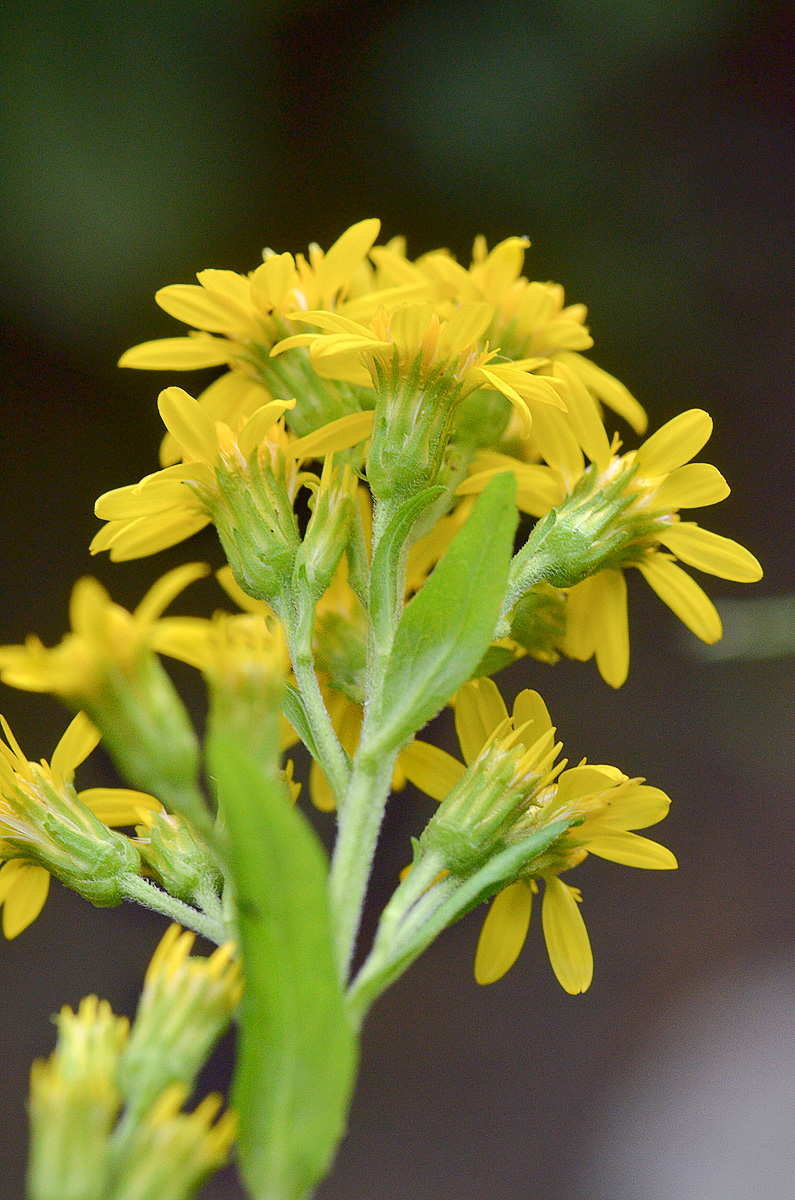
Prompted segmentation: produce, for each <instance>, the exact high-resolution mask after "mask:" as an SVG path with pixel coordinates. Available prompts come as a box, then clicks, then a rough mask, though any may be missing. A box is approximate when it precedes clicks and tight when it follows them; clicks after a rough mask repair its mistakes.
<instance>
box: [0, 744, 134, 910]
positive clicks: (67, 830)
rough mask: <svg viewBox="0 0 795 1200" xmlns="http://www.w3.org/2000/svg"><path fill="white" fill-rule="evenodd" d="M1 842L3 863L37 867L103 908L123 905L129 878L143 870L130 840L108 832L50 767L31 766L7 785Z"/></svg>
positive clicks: (0, 809) (0, 807)
mask: <svg viewBox="0 0 795 1200" xmlns="http://www.w3.org/2000/svg"><path fill="white" fill-rule="evenodd" d="M0 837H1V838H2V843H0V844H1V845H2V854H3V857H4V858H24V859H27V860H29V861H32V862H36V863H38V864H39V865H40V866H42V867H45V868H46V869H47V870H48V871H49V872H50V873H51V874H53V875H55V876H56V878H57V879H60V880H61V882H62V883H64V884H65V885H66V886H67V887H70V888H72V889H73V890H74V891H76V892H79V893H80V895H81V896H84V897H85V898H86V899H87V900H90V901H91V903H92V904H96V905H97V906H99V907H103V908H104V907H112V906H113V905H116V904H121V902H122V900H123V899H124V898H125V896H126V892H125V890H124V887H123V882H124V879H125V878H126V877H128V876H129V875H130V874H134V875H137V874H138V873H139V870H140V859H139V857H138V851H137V850H136V849H135V847H134V845H133V844H132V842H131V841H130V839H129V838H126V837H124V836H123V835H122V834H120V833H116V832H115V831H114V830H113V829H109V828H108V826H107V825H105V824H104V823H103V822H102V821H100V820H99V818H98V817H96V816H95V815H94V813H93V812H92V811H91V809H90V808H88V807H87V806H86V805H85V804H83V802H82V801H81V800H80V798H79V797H78V795H77V792H76V791H75V789H74V787H73V786H72V784H71V782H69V781H68V780H58V779H57V778H53V772H52V771H51V769H50V768H48V767H46V765H45V764H43V765H42V766H37V765H36V764H35V763H30V764H28V772H27V778H25V777H24V776H22V775H21V774H18V775H16V777H15V779H14V780H13V782H11V780H10V778H9V780H8V781H5V780H4V784H3V788H2V805H0Z"/></svg>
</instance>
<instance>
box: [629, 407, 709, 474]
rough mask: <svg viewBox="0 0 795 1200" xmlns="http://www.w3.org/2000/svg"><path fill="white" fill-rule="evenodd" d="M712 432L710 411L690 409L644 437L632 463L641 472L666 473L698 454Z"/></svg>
mask: <svg viewBox="0 0 795 1200" xmlns="http://www.w3.org/2000/svg"><path fill="white" fill-rule="evenodd" d="M711 434H712V417H711V416H710V415H709V413H708V412H704V409H703V408H690V409H688V410H687V412H683V413H680V414H679V416H678V417H674V418H673V420H672V421H667V422H666V424H665V425H663V426H662V428H661V429H658V430H657V432H656V433H653V434H652V435H651V437H650V438H647V439H646V441H645V442H644V443H643V445H642V446H641V447H640V449H639V450H638V451H637V453H636V454H635V465H636V467H637V468H638V471H639V473H640V474H641V475H648V476H651V477H654V476H656V475H667V474H668V472H669V471H675V470H676V468H677V467H681V466H682V464H683V463H686V462H689V461H690V459H691V458H693V457H694V456H695V455H696V454H698V452H699V450H701V448H702V447H703V446H705V445H706V443H707V442H708V441H709V439H710V435H711Z"/></svg>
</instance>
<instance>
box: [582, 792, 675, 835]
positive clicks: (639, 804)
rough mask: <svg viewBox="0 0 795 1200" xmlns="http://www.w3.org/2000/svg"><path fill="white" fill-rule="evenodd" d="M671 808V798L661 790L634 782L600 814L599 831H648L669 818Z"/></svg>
mask: <svg viewBox="0 0 795 1200" xmlns="http://www.w3.org/2000/svg"><path fill="white" fill-rule="evenodd" d="M670 807H671V801H670V798H669V797H668V796H666V794H665V792H663V791H662V790H661V789H660V788H656V787H649V786H648V784H643V783H640V782H639V781H638V782H632V783H629V784H627V785H626V786H625V787H623V788H622V789H621V791H620V793H619V795H618V796H616V798H615V800H611V801H610V805H609V807H608V808H607V809H606V810H605V812H603V813H600V814H599V817H598V825H599V829H605V828H607V829H610V828H612V829H646V828H648V826H649V825H656V824H657V822H658V821H662V820H663V819H664V818H665V817H667V815H668V810H669V808H670Z"/></svg>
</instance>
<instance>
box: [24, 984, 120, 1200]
mask: <svg viewBox="0 0 795 1200" xmlns="http://www.w3.org/2000/svg"><path fill="white" fill-rule="evenodd" d="M55 1020H56V1024H57V1025H58V1041H57V1044H56V1047H55V1050H54V1052H53V1054H52V1055H51V1057H50V1058H49V1059H48V1060H47V1061H46V1062H45V1061H44V1060H42V1059H39V1060H38V1061H37V1062H35V1063H34V1064H33V1069H32V1071H31V1079H30V1104H29V1107H28V1111H29V1115H30V1129H31V1146H30V1161H29V1166H28V1194H29V1196H30V1198H31V1200H98V1197H101V1196H107V1195H109V1190H108V1189H109V1137H110V1133H111V1130H112V1128H113V1124H114V1122H115V1120H116V1116H117V1114H118V1111H119V1108H120V1106H121V1094H120V1091H119V1087H118V1084H117V1080H116V1073H117V1066H118V1061H119V1052H120V1050H121V1048H122V1046H123V1045H124V1041H125V1039H126V1037H127V1030H128V1022H127V1020H126V1018H123V1017H115V1016H114V1015H113V1013H112V1012H111V1010H110V1006H109V1005H108V1003H107V1001H105V1000H102V1001H98V1000H97V998H96V996H88V997H87V998H86V999H85V1000H83V1001H82V1002H81V1004H80V1007H79V1009H78V1011H77V1013H76V1014H75V1013H73V1012H72V1011H71V1009H69V1008H63V1009H62V1010H61V1013H60V1015H59V1016H58V1017H56V1018H55Z"/></svg>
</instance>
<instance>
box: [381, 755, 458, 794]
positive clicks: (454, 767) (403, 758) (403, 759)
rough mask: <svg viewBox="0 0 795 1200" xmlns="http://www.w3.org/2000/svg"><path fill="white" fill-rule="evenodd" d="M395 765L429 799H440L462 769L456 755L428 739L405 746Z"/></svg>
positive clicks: (451, 787)
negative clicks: (427, 740)
mask: <svg viewBox="0 0 795 1200" xmlns="http://www.w3.org/2000/svg"><path fill="white" fill-rule="evenodd" d="M397 765H398V766H399V767H400V769H401V770H402V771H403V773H404V775H405V776H406V778H407V779H408V780H409V781H410V782H411V783H413V784H414V786H415V787H418V788H419V789H420V791H421V792H425V795H426V796H430V797H431V798H432V799H433V800H444V798H445V796H447V795H448V793H449V792H451V791H452V790H453V788H454V787H455V785H456V784H457V783H458V781H459V780H460V778H461V776H462V775H463V774H464V771H465V770H466V768H465V767H464V765H463V763H460V762H459V761H458V759H457V758H453V756H452V755H451V754H448V753H447V752H446V751H445V750H442V749H440V747H439V746H432V745H431V744H430V743H429V742H412V743H411V744H410V745H409V746H406V748H405V750H401V752H400V756H399V758H398V762H397Z"/></svg>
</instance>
